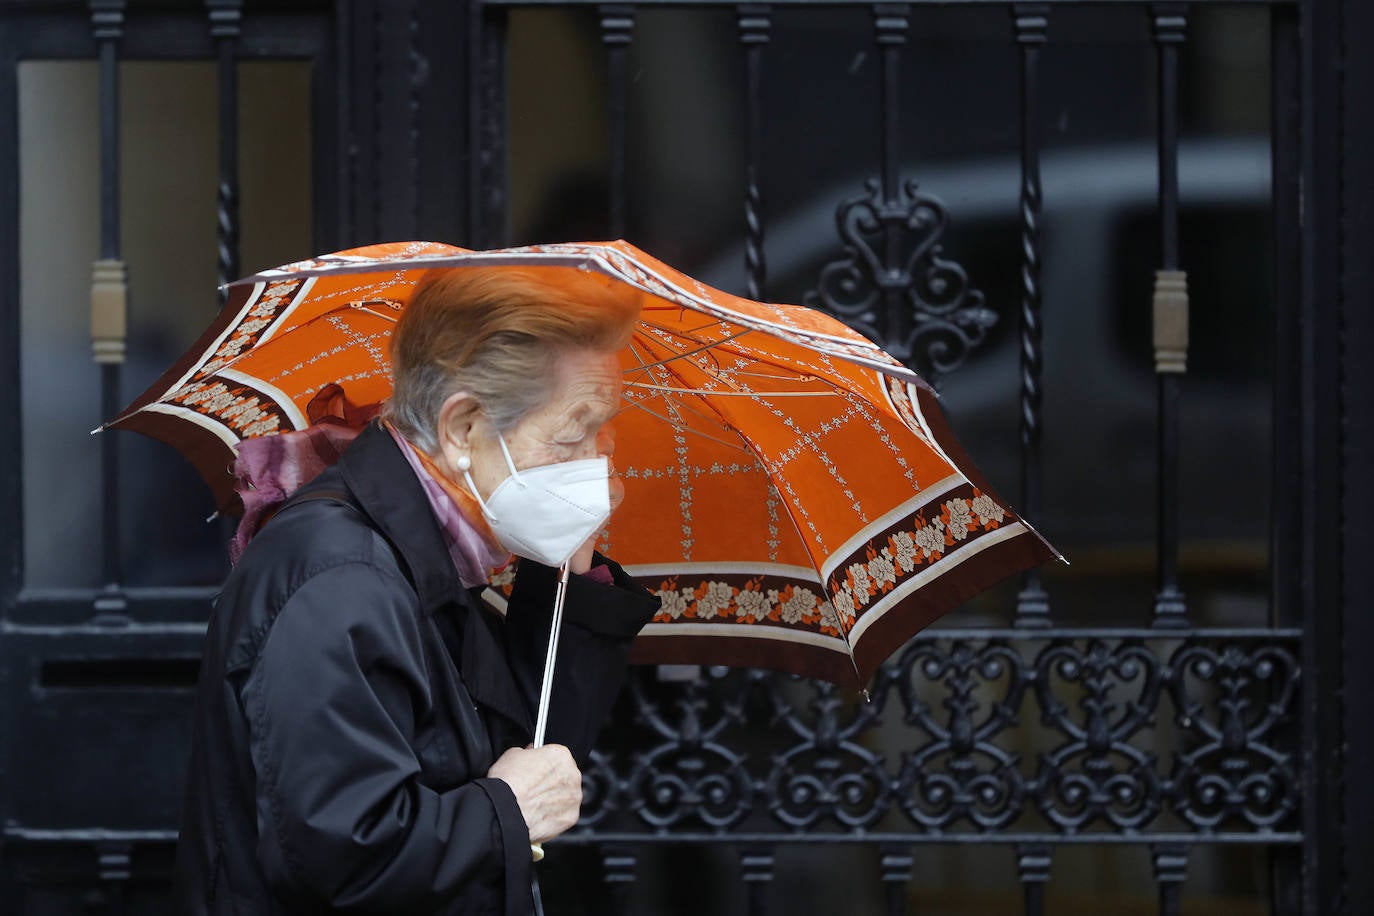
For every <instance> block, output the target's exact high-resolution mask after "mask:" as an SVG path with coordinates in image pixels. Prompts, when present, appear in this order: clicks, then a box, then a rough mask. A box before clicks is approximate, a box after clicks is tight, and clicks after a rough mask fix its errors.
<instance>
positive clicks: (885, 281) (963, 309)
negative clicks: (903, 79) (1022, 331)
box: [806, 179, 997, 383]
mask: <svg viewBox="0 0 1374 916" xmlns="http://www.w3.org/2000/svg"><path fill="white" fill-rule="evenodd" d="M866 187H867V193H866V194H863V195H861V196H859V197H855V198H852V199H850V200H846V201H844V202H843V203H842V204H840V206H839V209H838V210H837V211H836V214H835V223H836V227H837V228H838V230H839V234H840V238H841V239H842V240H843V241H844V255H843V256H842V257H840V258H838V259H836V260H834V261H831V262H830V263H829V264H827V265H826V266H825V267H824V268H822V270H821V274H820V279H819V281H818V283H817V288H816V290H815V291H813V292H811V293H808V294H807V296H806V303H807V305H810V306H812V307H816V308H821V309H824V310H826V311H828V312H830V313H831V314H833V315H835V316H836V317H838V318H840V319H842V320H843V321H845V322H846V323H847V324H849V325H850V326H851V327H853V328H855V329H856V330H858V331H860V332H861V333H863V334H866V335H868V336H869V337H871V338H872V339H873V340H875V341H877V342H878V343H880V344H882V346H883V347H884V349H886V350H888V351H889V352H890V353H892V354H893V355H894V356H896V357H897V358H898V359H901V360H903V361H905V362H908V363H910V364H911V365H912V367H913V368H914V369H916V371H918V372H920V373H922V374H923V375H924V376H925V377H926V378H927V379H928V380H929V381H931V382H932V383H934V382H937V381H938V380H939V379H940V378H941V377H942V376H944V375H947V374H948V373H950V372H953V371H954V370H955V369H957V368H959V366H961V365H963V363H964V361H965V360H966V359H967V358H968V355H969V353H970V352H971V351H972V350H973V349H974V348H976V347H977V346H978V345H979V344H981V343H982V342H983V340H984V338H985V337H986V336H987V332H988V331H989V329H991V328H992V327H993V326H994V325H996V324H997V314H996V313H995V312H993V311H992V310H991V309H989V308H987V307H986V305H984V301H983V294H982V293H981V292H979V291H978V290H976V289H974V288H972V286H971V285H970V283H969V279H968V274H967V273H966V272H965V270H964V268H963V267H962V266H961V265H959V264H958V263H957V262H955V261H952V260H949V259H948V258H946V257H944V252H943V249H942V247H941V245H940V239H941V238H942V237H943V236H944V233H945V229H946V228H947V227H948V225H949V212H948V210H946V209H945V206H944V204H942V203H941V202H940V201H939V200H938V199H936V198H935V197H932V196H931V195H929V194H924V193H921V192H919V191H918V190H917V184H916V182H915V181H912V180H908V181H907V182H905V183H904V184H903V185H902V187H901V192H900V193H899V194H897V195H896V196H895V197H894V198H893V199H887V198H886V197H885V196H884V195H883V193H882V190H881V188H880V186H879V183H878V181H877V180H876V179H872V180H869V181H868V182H867V183H866Z"/></svg>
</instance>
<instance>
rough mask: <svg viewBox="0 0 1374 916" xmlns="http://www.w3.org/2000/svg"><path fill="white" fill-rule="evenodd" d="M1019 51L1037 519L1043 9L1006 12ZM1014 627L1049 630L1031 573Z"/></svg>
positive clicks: (1044, 601)
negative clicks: (1014, 32) (1012, 26)
mask: <svg viewBox="0 0 1374 916" xmlns="http://www.w3.org/2000/svg"><path fill="white" fill-rule="evenodd" d="M1012 20H1013V23H1014V27H1015V31H1016V43H1017V45H1019V46H1020V48H1021V510H1022V512H1023V513H1024V514H1025V515H1026V516H1027V517H1028V518H1031V519H1035V518H1037V517H1038V516H1039V514H1040V401H1041V390H1040V378H1041V370H1042V367H1043V352H1042V349H1041V334H1042V328H1041V323H1040V305H1041V297H1040V210H1041V190H1040V47H1041V45H1043V44H1044V43H1045V31H1046V28H1047V27H1048V25H1049V5H1048V4H1044V3H1018V4H1016V5H1015V6H1013V7H1012ZM1015 623H1016V626H1018V627H1047V626H1049V625H1050V599H1049V595H1048V594H1047V593H1046V592H1045V588H1044V586H1043V584H1042V583H1041V580H1040V571H1039V569H1033V570H1031V571H1029V572H1027V573H1026V574H1025V576H1023V577H1022V580H1021V591H1020V592H1019V593H1017V596H1016V618H1015Z"/></svg>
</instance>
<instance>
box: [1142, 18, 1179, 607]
mask: <svg viewBox="0 0 1374 916" xmlns="http://www.w3.org/2000/svg"><path fill="white" fill-rule="evenodd" d="M1150 17H1151V20H1152V23H1153V26H1154V41H1155V45H1156V50H1157V53H1158V58H1159V128H1158V134H1159V224H1160V257H1161V265H1160V270H1159V271H1157V272H1156V274H1155V290H1154V301H1153V308H1154V347H1155V372H1156V379H1157V385H1158V398H1159V411H1158V416H1159V421H1158V422H1159V442H1158V445H1159V454H1158V464H1159V470H1158V500H1159V506H1158V511H1159V543H1158V564H1159V582H1158V592H1157V594H1156V596H1155V608H1154V624H1155V626H1159V627H1182V626H1187V619H1186V616H1185V615H1186V612H1187V608H1186V605H1185V603H1184V599H1183V593H1182V591H1180V590H1179V585H1178V531H1179V525H1178V509H1179V474H1178V468H1179V444H1178V424H1179V417H1178V399H1179V379H1180V376H1181V375H1182V374H1183V372H1184V371H1186V369H1187V348H1188V293H1187V275H1186V274H1185V273H1184V272H1183V271H1182V270H1180V269H1179V244H1178V229H1179V227H1178V66H1179V48H1180V46H1181V45H1182V43H1183V41H1184V38H1185V37H1186V34H1187V27H1188V11H1187V6H1186V5H1185V4H1181V3H1156V4H1152V5H1151V7H1150Z"/></svg>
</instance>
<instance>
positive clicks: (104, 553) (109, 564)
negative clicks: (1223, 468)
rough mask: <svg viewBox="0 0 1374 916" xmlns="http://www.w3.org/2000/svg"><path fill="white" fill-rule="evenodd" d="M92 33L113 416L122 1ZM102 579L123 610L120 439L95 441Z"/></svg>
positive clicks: (121, 289)
mask: <svg viewBox="0 0 1374 916" xmlns="http://www.w3.org/2000/svg"><path fill="white" fill-rule="evenodd" d="M90 13H91V34H92V36H93V37H94V38H95V40H96V43H97V45H98V46H99V49H100V260H98V261H96V263H95V265H94V268H93V271H92V279H91V338H92V351H93V356H94V359H95V361H96V362H97V363H98V364H99V365H100V412H101V415H102V416H104V417H113V416H114V415H115V414H117V413H118V412H119V408H120V376H121V369H122V367H123V363H124V345H125V337H126V334H125V322H126V320H127V312H126V306H125V297H126V291H127V284H126V282H125V269H124V262H123V261H122V260H121V259H120V244H119V39H120V38H121V37H122V36H123V34H124V0H91V2H90ZM100 465H101V497H102V498H101V539H102V547H101V578H102V579H103V580H104V583H105V587H104V591H103V593H102V594H101V596H100V597H99V598H98V599H97V600H96V608H97V609H98V610H100V611H119V610H123V608H124V607H125V601H124V599H123V597H122V595H121V593H120V581H121V579H122V578H123V563H122V558H121V557H120V551H119V528H120V525H119V439H118V437H117V436H111V435H105V436H101V437H100Z"/></svg>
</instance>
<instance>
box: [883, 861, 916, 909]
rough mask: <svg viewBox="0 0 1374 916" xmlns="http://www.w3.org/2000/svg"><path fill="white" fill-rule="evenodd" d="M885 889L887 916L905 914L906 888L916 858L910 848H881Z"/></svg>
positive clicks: (909, 881)
mask: <svg viewBox="0 0 1374 916" xmlns="http://www.w3.org/2000/svg"><path fill="white" fill-rule="evenodd" d="M879 855H880V856H881V858H880V859H879V866H880V867H881V868H882V875H883V891H884V894H885V895H886V897H887V916H904V914H905V913H906V889H907V885H908V884H910V883H911V866H912V864H913V863H914V862H915V858H914V857H913V856H912V854H911V850H910V849H906V848H900V847H895V846H884V847H882V849H880V850H879Z"/></svg>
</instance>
